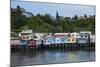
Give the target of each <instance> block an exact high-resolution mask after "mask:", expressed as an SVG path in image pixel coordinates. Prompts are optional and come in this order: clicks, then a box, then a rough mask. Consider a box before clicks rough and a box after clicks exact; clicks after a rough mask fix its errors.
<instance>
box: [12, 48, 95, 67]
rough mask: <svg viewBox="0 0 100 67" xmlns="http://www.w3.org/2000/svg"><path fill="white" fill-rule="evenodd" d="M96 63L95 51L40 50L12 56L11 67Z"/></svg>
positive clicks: (17, 53)
mask: <svg viewBox="0 0 100 67" xmlns="http://www.w3.org/2000/svg"><path fill="white" fill-rule="evenodd" d="M82 61H95V51H94V50H92V51H91V50H77V51H75V50H73V51H68V50H64V49H63V50H62V49H60V50H58V49H56V50H38V51H26V52H23V51H21V52H20V53H19V52H16V53H12V54H11V65H12V66H19V65H22V66H23V65H38V64H51V63H69V62H82Z"/></svg>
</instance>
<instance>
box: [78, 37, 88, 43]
mask: <svg viewBox="0 0 100 67" xmlns="http://www.w3.org/2000/svg"><path fill="white" fill-rule="evenodd" d="M87 42H88V39H87V38H78V39H77V43H87Z"/></svg>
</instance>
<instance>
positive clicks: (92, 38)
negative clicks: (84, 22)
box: [90, 35, 95, 43]
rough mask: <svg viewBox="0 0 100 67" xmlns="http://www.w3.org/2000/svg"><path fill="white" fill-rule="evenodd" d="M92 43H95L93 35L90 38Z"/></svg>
mask: <svg viewBox="0 0 100 67" xmlns="http://www.w3.org/2000/svg"><path fill="white" fill-rule="evenodd" d="M90 41H91V42H92V43H95V35H91V36H90Z"/></svg>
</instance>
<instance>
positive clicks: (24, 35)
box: [19, 30, 33, 40]
mask: <svg viewBox="0 0 100 67" xmlns="http://www.w3.org/2000/svg"><path fill="white" fill-rule="evenodd" d="M19 37H20V38H21V40H30V39H33V32H32V30H23V31H22V32H20V33H19Z"/></svg>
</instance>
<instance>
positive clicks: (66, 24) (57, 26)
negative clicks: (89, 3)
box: [11, 6, 95, 33]
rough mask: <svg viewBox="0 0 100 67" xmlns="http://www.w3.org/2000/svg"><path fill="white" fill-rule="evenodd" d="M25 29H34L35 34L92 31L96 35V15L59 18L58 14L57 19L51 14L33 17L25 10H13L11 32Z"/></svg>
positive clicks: (18, 8) (19, 8)
mask: <svg viewBox="0 0 100 67" xmlns="http://www.w3.org/2000/svg"><path fill="white" fill-rule="evenodd" d="M24 29H32V30H33V32H52V33H55V32H79V31H91V32H92V33H95V15H93V16H89V17H87V15H86V14H85V15H84V16H82V17H78V16H77V15H75V16H74V17H72V18H71V17H67V16H66V17H63V16H59V13H58V12H56V18H54V17H52V16H51V15H49V14H45V15H41V14H37V15H33V14H32V13H30V12H26V11H25V10H24V9H23V8H21V7H19V6H17V7H16V8H11V32H20V31H21V30H24Z"/></svg>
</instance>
